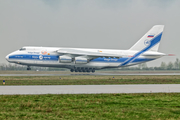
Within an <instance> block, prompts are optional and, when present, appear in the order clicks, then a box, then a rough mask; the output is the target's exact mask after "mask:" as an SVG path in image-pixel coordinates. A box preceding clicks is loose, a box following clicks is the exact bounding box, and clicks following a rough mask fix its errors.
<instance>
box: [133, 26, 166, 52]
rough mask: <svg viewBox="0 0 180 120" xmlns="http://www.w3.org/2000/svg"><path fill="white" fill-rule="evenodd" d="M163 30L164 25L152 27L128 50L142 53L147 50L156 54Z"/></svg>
mask: <svg viewBox="0 0 180 120" xmlns="http://www.w3.org/2000/svg"><path fill="white" fill-rule="evenodd" d="M163 29H164V25H155V26H153V27H152V28H151V29H150V30H149V31H148V32H147V33H146V34H145V35H144V36H143V37H142V38H141V39H140V40H139V41H138V42H137V43H136V44H134V45H133V46H132V47H131V48H130V50H137V51H142V50H144V49H146V48H147V49H148V50H149V51H154V52H157V51H158V48H159V44H160V40H161V36H162V32H163Z"/></svg>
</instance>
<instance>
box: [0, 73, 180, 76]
mask: <svg viewBox="0 0 180 120" xmlns="http://www.w3.org/2000/svg"><path fill="white" fill-rule="evenodd" d="M78 75H82V76H83V75H90V76H95V75H97V76H101V75H102V76H113V75H114V76H117V75H123V76H127V75H131V76H133V75H135V76H136V75H149V76H152V75H180V73H77V74H0V76H78Z"/></svg>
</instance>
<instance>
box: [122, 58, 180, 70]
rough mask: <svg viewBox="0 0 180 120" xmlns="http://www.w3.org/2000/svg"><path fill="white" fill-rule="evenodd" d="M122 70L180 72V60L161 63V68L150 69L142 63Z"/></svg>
mask: <svg viewBox="0 0 180 120" xmlns="http://www.w3.org/2000/svg"><path fill="white" fill-rule="evenodd" d="M121 69H122V70H180V60H179V59H178V58H176V61H175V62H169V63H165V62H161V65H160V66H159V67H148V66H147V64H146V63H141V64H139V65H138V66H137V67H123V68H121Z"/></svg>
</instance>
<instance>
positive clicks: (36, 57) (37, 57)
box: [9, 54, 154, 63]
mask: <svg viewBox="0 0 180 120" xmlns="http://www.w3.org/2000/svg"><path fill="white" fill-rule="evenodd" d="M40 56H42V57H43V58H42V59H40ZM9 59H10V60H13V59H16V60H39V61H45V60H46V61H58V59H59V56H58V55H28V54H26V55H24V54H23V55H10V56H9ZM128 59H129V57H126V58H119V59H117V58H105V57H103V58H96V59H93V60H90V62H109V63H123V62H125V61H127V60H128ZM150 60H154V59H152V58H151V59H150V58H137V59H135V60H133V61H132V62H133V63H134V62H147V61H150Z"/></svg>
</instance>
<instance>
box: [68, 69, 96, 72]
mask: <svg viewBox="0 0 180 120" xmlns="http://www.w3.org/2000/svg"><path fill="white" fill-rule="evenodd" d="M70 71H71V72H92V73H94V72H95V69H70Z"/></svg>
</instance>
